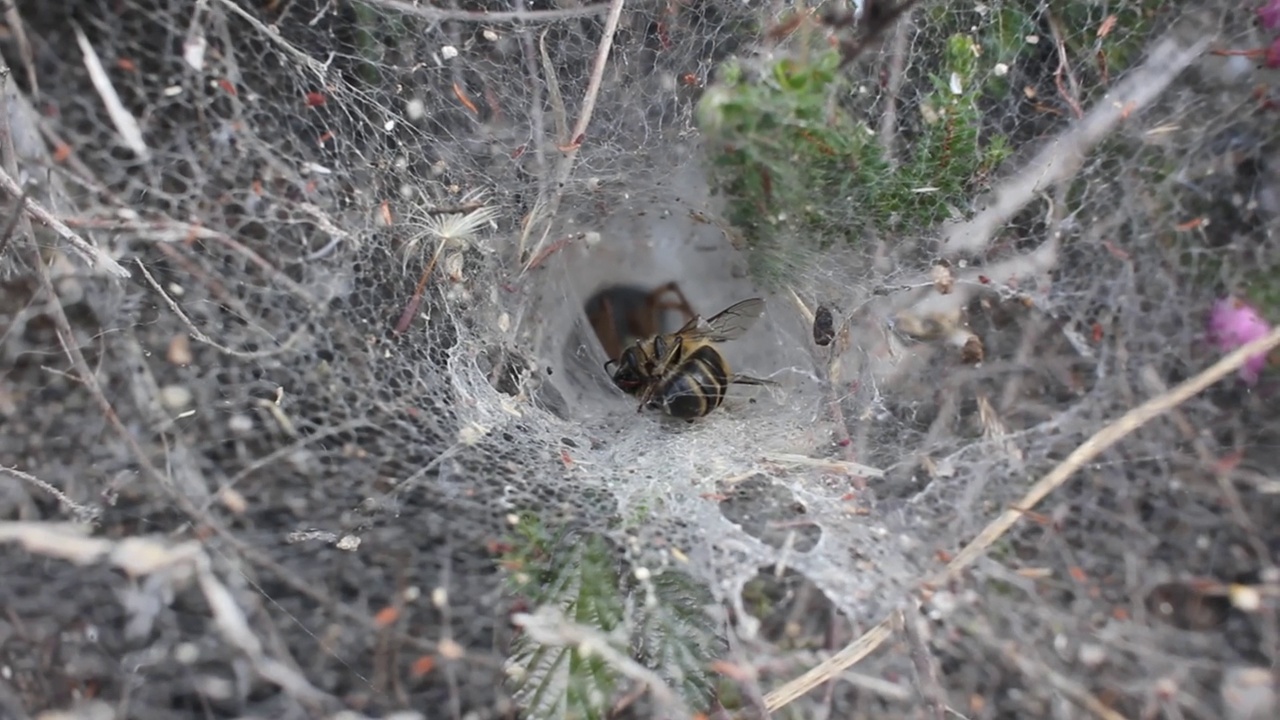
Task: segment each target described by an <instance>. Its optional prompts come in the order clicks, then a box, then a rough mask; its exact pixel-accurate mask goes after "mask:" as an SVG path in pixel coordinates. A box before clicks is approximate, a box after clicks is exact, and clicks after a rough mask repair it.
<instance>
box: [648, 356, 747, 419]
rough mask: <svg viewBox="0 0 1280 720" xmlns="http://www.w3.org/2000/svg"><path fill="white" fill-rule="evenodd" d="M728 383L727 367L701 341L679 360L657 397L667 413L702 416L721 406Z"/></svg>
mask: <svg viewBox="0 0 1280 720" xmlns="http://www.w3.org/2000/svg"><path fill="white" fill-rule="evenodd" d="M728 386H729V368H728V365H727V364H726V363H725V361H724V358H723V357H721V356H720V353H718V352H716V349H715V348H713V347H712V346H710V345H703V346H701V347H699V348H698V349H697V350H694V351H693V353H692V354H690V355H689V356H688V357H686V358H685V359H684V361H683V362H682V363H680V366H679V369H678V370H676V371H675V372H674V373H673V374H672V375H671V376H670V377H669V378H668V379H667V380H666V382H665V383H664V385H663V387H662V389H661V390H660V392H659V393H658V397H657V400H658V402H659V403H661V405H662V408H663V410H665V411H666V412H667V413H668V414H669V415H672V416H674V417H678V418H682V419H686V420H687V419H691V418H696V417H702V416H703V415H706V414H707V413H709V412H711V411H712V410H715V409H716V408H717V407H720V403H722V402H724V394H725V390H726V389H727V388H728Z"/></svg>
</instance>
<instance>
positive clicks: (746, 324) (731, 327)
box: [678, 298, 764, 342]
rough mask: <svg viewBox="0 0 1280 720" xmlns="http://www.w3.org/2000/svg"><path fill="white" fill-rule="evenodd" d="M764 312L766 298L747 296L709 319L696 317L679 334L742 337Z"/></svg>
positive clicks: (704, 337)
mask: <svg viewBox="0 0 1280 720" xmlns="http://www.w3.org/2000/svg"><path fill="white" fill-rule="evenodd" d="M762 314H764V300H763V299H761V298H747V299H746V300H743V301H742V302H738V303H734V304H733V305H730V306H729V307H727V308H725V309H724V310H721V311H720V312H719V313H717V314H716V315H714V316H712V317H711V318H710V319H709V320H705V321H704V320H702V319H701V318H694V319H693V320H690V321H689V323H688V324H686V325H685V326H684V328H683V329H681V330H680V332H679V333H678V334H680V335H683V336H684V337H687V338H689V339H702V340H710V341H711V342H728V341H730V340H736V339H738V338H740V337H742V336H743V335H744V334H745V333H746V332H747V331H748V330H750V329H751V326H752V325H755V324H756V321H757V320H759V319H760V316H761V315H762Z"/></svg>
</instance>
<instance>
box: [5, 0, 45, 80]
mask: <svg viewBox="0 0 1280 720" xmlns="http://www.w3.org/2000/svg"><path fill="white" fill-rule="evenodd" d="M6 5H7V7H6V8H5V10H4V21H5V24H7V25H8V26H9V32H11V33H13V39H14V40H15V41H16V42H17V44H18V59H20V60H22V65H23V69H25V70H26V71H27V83H28V84H30V85H31V94H32V95H34V96H36V97H39V96H40V84H39V83H37V82H36V61H35V54H34V53H32V52H31V40H30V38H28V37H27V27H26V23H24V22H23V21H22V15H21V14H19V13H18V6H17V5H16V4H14V3H6Z"/></svg>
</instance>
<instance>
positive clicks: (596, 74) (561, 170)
mask: <svg viewBox="0 0 1280 720" xmlns="http://www.w3.org/2000/svg"><path fill="white" fill-rule="evenodd" d="M624 2H625V0H611V2H610V4H609V17H608V18H607V19H606V20H605V23H604V35H603V37H601V39H600V47H599V48H598V49H597V50H596V58H595V62H594V64H593V65H592V67H591V78H590V79H589V80H588V81H587V90H586V93H585V94H584V95H583V97H582V110H581V112H580V114H579V115H578V122H577V124H576V125H574V126H573V132H572V134H571V135H570V136H569V137H567V138H562V140H563V141H564V142H566V143H567V145H566V146H564V147H563V148H561V149H562V150H563V152H564V156H563V157H561V158H560V162H559V163H557V164H556V170H555V182H553V183H552V184H551V187H552V188H554V189H553V191H552V192H553V195H552V196H551V200H550V202H548V203H547V204H546V206H545V212H544V213H541V214H542V215H543V216H545V217H547V218H553V217H555V215H556V211H557V210H559V209H560V200H561V198H563V197H564V187H565V181H567V180H568V179H569V174H570V173H572V172H573V165H574V162H575V161H576V160H577V158H578V150H579V148H581V147H582V143H583V141H584V140H585V139H586V135H587V127H588V126H589V125H590V124H591V115H592V113H594V112H595V108H596V99H597V98H598V97H599V95H600V83H601V82H602V81H603V80H604V69H605V66H606V65H608V63H609V53H610V52H611V51H612V49H613V36H614V34H616V33H617V32H618V21H619V19H621V17H622V6H623V3H624ZM533 221H534V217H533V213H530V218H529V228H532V226H533ZM548 229H550V228H548ZM545 241H546V235H545V234H544V235H543V237H542V239H541V240H539V241H538V245H537V246H535V247H534V248H533V251H532V255H537V254H538V253H539V252H540V251H541V250H542V243H543V242H545ZM526 270H528V268H526Z"/></svg>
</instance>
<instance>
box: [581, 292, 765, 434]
mask: <svg viewBox="0 0 1280 720" xmlns="http://www.w3.org/2000/svg"><path fill="white" fill-rule="evenodd" d="M763 312H764V300H762V299H761V298H749V299H747V300H743V301H741V302H739V303H735V304H734V305H731V306H729V307H728V308H725V309H724V310H722V311H720V312H719V313H717V314H716V315H714V316H713V317H711V318H710V319H708V320H703V319H702V318H701V317H700V316H697V315H695V316H693V317H692V318H691V319H690V320H689V321H688V322H687V323H685V325H684V327H682V328H680V329H679V330H677V331H675V332H673V333H668V334H662V335H653V336H651V337H649V338H647V339H644V340H638V341H636V342H635V343H633V344H632V345H630V346H629V347H627V348H626V349H624V350H623V351H622V354H621V356H620V357H619V358H618V359H616V360H609V361H608V362H606V363H605V364H604V369H605V372H609V366H610V365H615V364H616V365H617V368H616V369H615V370H614V371H613V373H612V375H611V376H610V377H611V379H612V380H613V383H614V384H615V385H617V386H618V387H619V388H621V389H622V390H623V392H626V393H628V394H631V395H639V397H640V405H639V407H637V408H636V412H640V411H642V410H644V409H645V408H646V407H649V408H658V409H661V410H663V411H664V412H666V413H667V414H668V415H671V416H672V417H676V418H680V419H682V420H687V421H688V422H693V421H694V419H695V418H699V417H703V416H705V415H707V414H709V413H710V412H711V411H712V410H715V409H716V408H717V407H720V404H721V403H723V402H724V396H725V392H726V391H727V390H728V388H729V385H731V384H734V383H737V384H741V385H774V384H776V383H773V382H772V381H769V380H761V379H759V378H754V377H751V376H748V375H742V374H738V373H734V372H733V371H732V370H731V369H730V368H729V363H728V362H727V361H726V360H725V359H724V356H723V355H721V354H720V351H719V350H718V349H717V348H716V344H717V343H722V342H728V341H730V340H735V339H737V338H739V337H742V335H743V334H744V333H746V332H747V330H749V329H751V326H752V325H754V324H755V322H756V321H757V320H759V319H760V315H761V314H762V313H763Z"/></svg>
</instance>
